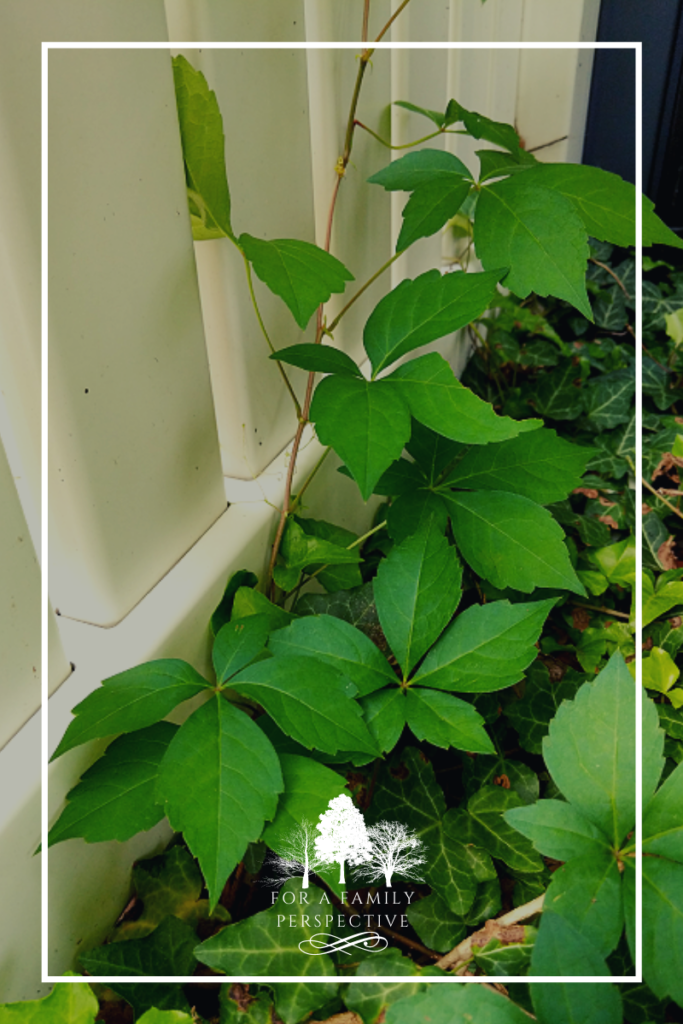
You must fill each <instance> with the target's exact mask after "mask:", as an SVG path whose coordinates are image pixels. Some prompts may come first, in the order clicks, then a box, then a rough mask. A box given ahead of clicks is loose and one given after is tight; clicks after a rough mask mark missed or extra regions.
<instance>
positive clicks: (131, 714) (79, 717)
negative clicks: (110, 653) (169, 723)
mask: <svg viewBox="0 0 683 1024" xmlns="http://www.w3.org/2000/svg"><path fill="white" fill-rule="evenodd" d="M208 686H209V683H207V681H206V679H203V678H202V676H200V675H199V673H198V672H197V671H196V670H195V669H193V668H192V666H191V665H188V664H187V662H185V661H180V660H179V659H178V658H163V659H160V660H159V661H148V662H146V663H145V664H144V665H136V666H135V668H131V669H128V670H127V671H126V672H119V674H118V675H115V676H110V677H109V678H108V679H105V680H103V682H102V686H101V687H100V688H99V689H98V690H93V692H92V693H89V694H88V696H87V697H86V698H85V700H82V701H81V702H80V704H77V705H76V707H75V708H74V709H73V711H72V714H73V715H75V716H76V718H75V720H74V721H73V722H70V723H69V727H68V729H67V730H66V732H65V733H64V735H63V736H62V739H61V742H60V744H59V746H58V747H57V749H56V750H55V752H54V754H53V755H52V758H51V760H52V761H54V760H55V758H57V757H60V756H61V755H62V754H64V753H65V752H66V751H67V750H71V749H72V747H77V746H79V744H81V743H86V742H87V741H88V740H93V739H96V738H98V737H100V736H114V735H116V734H117V733H121V732H135V731H136V730H137V729H144V728H145V726H147V725H153V724H154V722H159V721H160V720H161V719H162V718H165V717H166V715H167V714H168V713H169V712H170V711H172V710H173V708H174V707H176V705H178V704H181V703H182V702H183V701H184V700H189V698H190V697H195V696H196V695H197V694H198V693H201V692H202V690H204V689H206V688H207V687H208Z"/></svg>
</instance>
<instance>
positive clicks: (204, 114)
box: [173, 56, 235, 239]
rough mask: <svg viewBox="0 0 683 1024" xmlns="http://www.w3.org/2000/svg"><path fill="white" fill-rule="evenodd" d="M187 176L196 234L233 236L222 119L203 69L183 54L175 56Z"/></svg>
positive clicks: (175, 79) (174, 69)
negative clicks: (197, 69) (194, 212)
mask: <svg viewBox="0 0 683 1024" xmlns="http://www.w3.org/2000/svg"><path fill="white" fill-rule="evenodd" d="M173 78H174V81H175V93H176V103H177V105H178V120H179V122H180V137H181V139H182V144H183V159H184V161H185V176H186V178H187V187H188V192H189V195H190V199H191V200H192V203H193V204H194V207H195V210H196V215H194V216H192V229H193V234H194V237H195V238H200V239H201V238H220V237H221V236H222V235H227V236H228V238H232V239H234V237H235V236H234V234H233V230H232V225H231V223H230V192H229V190H228V179H227V174H226V170H225V140H224V137H223V119H222V117H221V112H220V110H219V108H218V101H217V100H216V95H215V93H214V92H212V90H211V89H209V86H208V84H207V81H206V79H205V78H204V75H203V74H202V73H201V71H195V69H194V68H193V67H192V65H191V64H189V63H188V61H187V60H186V59H185V58H184V57H182V56H178V57H174V58H173Z"/></svg>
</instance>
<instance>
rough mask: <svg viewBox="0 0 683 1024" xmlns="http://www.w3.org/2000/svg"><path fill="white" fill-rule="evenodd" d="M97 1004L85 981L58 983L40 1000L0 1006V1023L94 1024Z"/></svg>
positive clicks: (97, 1008) (97, 1009)
mask: <svg viewBox="0 0 683 1024" xmlns="http://www.w3.org/2000/svg"><path fill="white" fill-rule="evenodd" d="M98 1011H99V1003H98V1001H97V999H96V998H95V995H94V994H93V991H92V989H91V988H90V985H88V984H87V983H86V982H79V981H75V982H73V983H72V982H62V983H58V984H56V985H55V987H54V988H53V989H52V992H50V994H49V995H48V996H45V997H44V998H43V999H29V1000H27V1001H25V1002H21V1003H3V1004H1V1005H0V1024H94V1021H95V1017H96V1015H97V1013H98Z"/></svg>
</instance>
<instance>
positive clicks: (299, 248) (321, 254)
mask: <svg viewBox="0 0 683 1024" xmlns="http://www.w3.org/2000/svg"><path fill="white" fill-rule="evenodd" d="M239 246H240V248H241V249H242V250H243V252H244V255H245V256H246V257H247V259H248V260H249V262H250V263H251V264H252V265H253V267H254V271H255V273H256V275H257V277H259V278H260V279H261V281H263V283H264V284H265V285H267V286H268V287H269V288H270V290H271V292H274V293H275V294H276V295H279V296H280V298H281V299H282V301H283V302H284V303H285V304H286V305H287V306H288V307H289V310H290V312H291V314H292V316H293V317H294V319H295V320H296V322H297V323H298V325H299V327H301V329H302V330H303V329H304V328H305V327H306V325H307V324H308V321H309V320H310V319H311V317H312V316H313V314H314V313H315V311H316V309H317V308H318V306H319V305H320V304H321V303H322V302H327V300H328V299H329V297H330V295H332V293H333V292H343V291H344V288H345V287H346V282H347V281H353V274H352V273H351V272H350V271H349V270H347V269H346V267H345V266H344V264H343V263H341V262H340V261H339V260H338V259H336V257H334V256H331V255H330V253H328V252H325V250H324V249H321V248H319V246H317V245H313V243H312V242H302V241H300V240H299V239H297V238H277V239H274V240H273V241H266V240H265V239H263V238H254V237H253V236H252V235H247V234H243V235H240V237H239Z"/></svg>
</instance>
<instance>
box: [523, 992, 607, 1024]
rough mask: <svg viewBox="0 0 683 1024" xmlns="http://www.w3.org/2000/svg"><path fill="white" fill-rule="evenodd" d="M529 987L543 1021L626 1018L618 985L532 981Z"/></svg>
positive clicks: (568, 1023) (563, 1023)
mask: <svg viewBox="0 0 683 1024" xmlns="http://www.w3.org/2000/svg"><path fill="white" fill-rule="evenodd" d="M529 989H530V991H531V999H532V1002H533V1004H534V1011H535V1013H536V1016H537V1017H538V1020H539V1021H540V1022H541V1024H622V1021H623V1020H624V1015H623V1011H622V1007H621V995H620V994H619V989H618V988H617V986H616V985H605V984H600V983H599V982H590V981H584V982H581V983H580V984H576V983H571V982H565V981H556V982H553V984H549V983H548V982H545V983H543V982H533V981H532V982H531V985H530V986H529Z"/></svg>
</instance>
